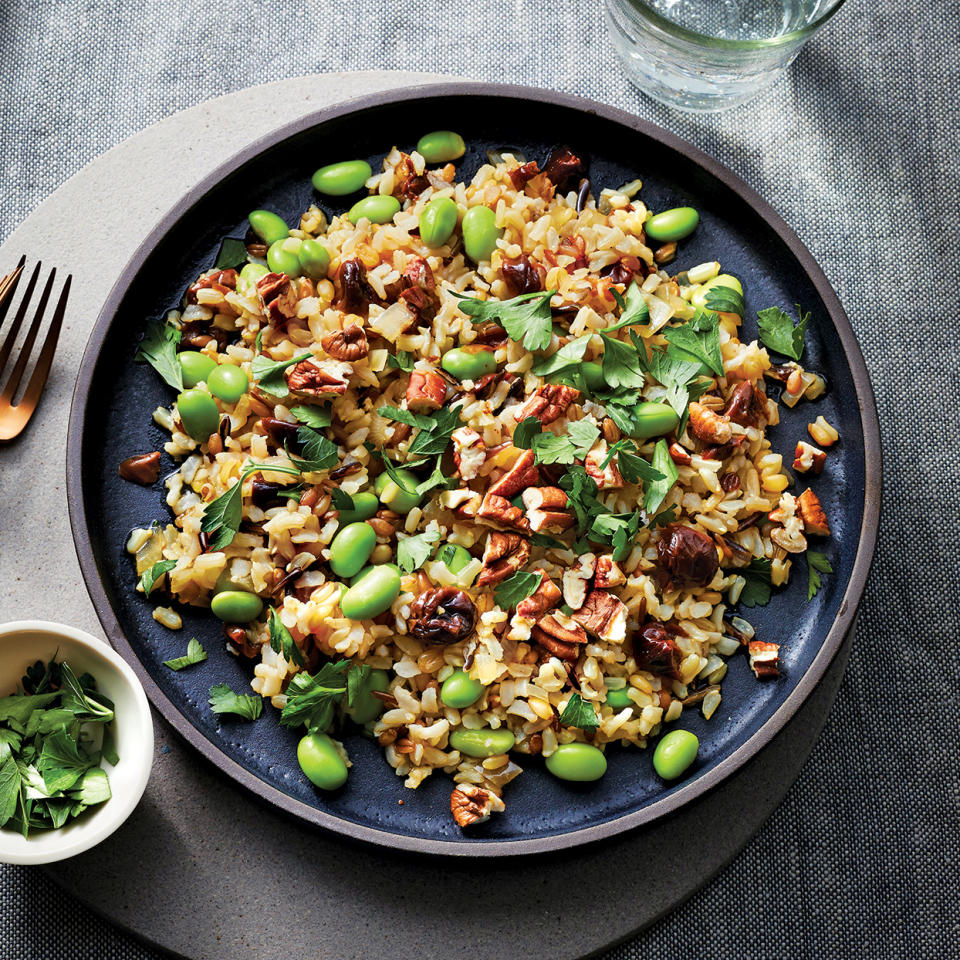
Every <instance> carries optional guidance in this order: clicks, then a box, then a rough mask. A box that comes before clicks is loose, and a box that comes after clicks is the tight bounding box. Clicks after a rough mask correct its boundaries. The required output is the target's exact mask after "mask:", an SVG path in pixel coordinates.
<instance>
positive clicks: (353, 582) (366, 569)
mask: <svg viewBox="0 0 960 960" xmlns="http://www.w3.org/2000/svg"><path fill="white" fill-rule="evenodd" d="M378 566H379V567H392V568H393V569H394V570H396V571H397V573H398V574H399V573H400V568H399V567H398V566H397V565H396V564H395V563H379V564H378V563H370V564H367V566H365V567H363V569H361V571H360V572H359V573H355V574H354V575H353V576H352V577H351V578H350V586H351V587H355V586H356V585H357V584H358V583H359V582H360V581H361V580H362V579H363V578H364V577H365V576H366V575H367V574H368V573H369V572H370V571H371V570H376V568H377V567H378Z"/></svg>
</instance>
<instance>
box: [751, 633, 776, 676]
mask: <svg viewBox="0 0 960 960" xmlns="http://www.w3.org/2000/svg"><path fill="white" fill-rule="evenodd" d="M747 651H748V652H749V654H750V669H751V670H752V671H753V672H754V675H755V676H756V678H757V679H758V680H772V679H773V678H775V677H779V676H780V644H778V643H767V642H766V641H764V640H751V641H750V643H748V644H747Z"/></svg>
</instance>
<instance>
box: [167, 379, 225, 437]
mask: <svg viewBox="0 0 960 960" xmlns="http://www.w3.org/2000/svg"><path fill="white" fill-rule="evenodd" d="M177 413H178V414H179V416H180V422H181V423H182V424H183V429H184V432H185V433H188V434H189V435H190V436H191V437H193V439H194V440H196V441H197V442H198V443H202V442H203V441H204V440H206V439H207V437H209V436H210V434H211V433H216V432H217V428H218V427H219V426H220V410H219V409H218V408H217V404H216V401H215V400H214V399H213V397H211V396H210V394H209V393H207V392H206V391H205V390H196V389H190V390H184V391H183V393H181V394H180V395H179V396H178V397H177Z"/></svg>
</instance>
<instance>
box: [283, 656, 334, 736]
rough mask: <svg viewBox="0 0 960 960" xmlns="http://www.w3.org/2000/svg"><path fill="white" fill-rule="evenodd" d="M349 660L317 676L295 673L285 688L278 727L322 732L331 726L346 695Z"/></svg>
mask: <svg viewBox="0 0 960 960" xmlns="http://www.w3.org/2000/svg"><path fill="white" fill-rule="evenodd" d="M349 669H350V661H349V660H338V661H337V662H336V663H327V664H324V666H323V667H321V669H320V671H319V673H315V674H314V675H313V676H311V675H310V674H308V673H297V674H295V675H294V677H293V679H292V680H291V681H290V683H289V685H288V686H287V705H286V706H285V707H284V708H283V711H282V712H281V714H280V725H281V726H284V727H299V726H300V724H304V725H305V726H306V727H307V729H308V730H310V731H311V732H314V731H324V730H326V729H327V728H328V727H329V726H330V724H331V723H332V722H333V712H334V710H335V708H336V706H337V703H339V701H340V698H341V697H342V696H343V694H344V693H346V692H347V682H346V675H347V671H348V670H349Z"/></svg>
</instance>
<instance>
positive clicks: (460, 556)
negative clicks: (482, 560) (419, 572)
mask: <svg viewBox="0 0 960 960" xmlns="http://www.w3.org/2000/svg"><path fill="white" fill-rule="evenodd" d="M437 559H438V560H442V561H443V562H444V563H445V564H446V565H447V569H448V570H449V571H450V572H451V573H459V572H460V571H461V570H462V569H463V568H464V567H465V566H466V565H467V564H468V563H469V562H470V561H471V560H472V559H473V557H471V556H470V551H469V550H467V548H466V547H461V546H460V544H459V543H447V544H444V545H443V546H442V547H441V548H440V549H439V550H438V551H437Z"/></svg>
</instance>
